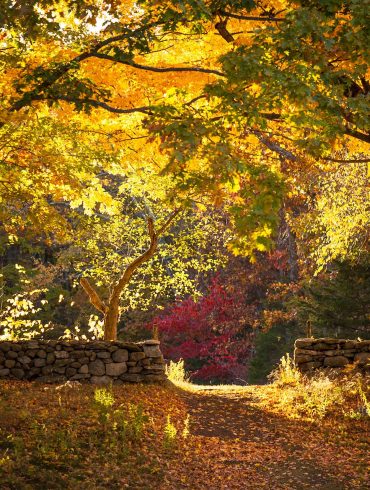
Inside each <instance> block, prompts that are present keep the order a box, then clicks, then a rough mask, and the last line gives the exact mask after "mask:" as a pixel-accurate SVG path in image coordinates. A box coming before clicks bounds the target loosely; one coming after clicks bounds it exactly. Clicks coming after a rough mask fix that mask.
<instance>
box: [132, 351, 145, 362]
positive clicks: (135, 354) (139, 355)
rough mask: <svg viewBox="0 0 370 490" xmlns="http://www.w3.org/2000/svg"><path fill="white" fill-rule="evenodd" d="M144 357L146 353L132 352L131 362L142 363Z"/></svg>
mask: <svg viewBox="0 0 370 490" xmlns="http://www.w3.org/2000/svg"><path fill="white" fill-rule="evenodd" d="M144 357H145V354H144V352H130V361H141V359H144Z"/></svg>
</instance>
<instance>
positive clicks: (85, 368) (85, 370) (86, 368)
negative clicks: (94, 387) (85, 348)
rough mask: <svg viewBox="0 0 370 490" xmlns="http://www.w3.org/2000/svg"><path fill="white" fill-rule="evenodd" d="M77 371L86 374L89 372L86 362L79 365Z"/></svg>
mask: <svg viewBox="0 0 370 490" xmlns="http://www.w3.org/2000/svg"><path fill="white" fill-rule="evenodd" d="M78 372H79V373H80V374H87V373H88V372H89V366H88V365H87V364H84V365H83V366H81V367H80V369H79V370H78Z"/></svg>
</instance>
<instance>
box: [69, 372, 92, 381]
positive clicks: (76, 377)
mask: <svg viewBox="0 0 370 490" xmlns="http://www.w3.org/2000/svg"><path fill="white" fill-rule="evenodd" d="M89 378H90V374H75V375H74V376H72V378H71V381H77V380H80V379H89Z"/></svg>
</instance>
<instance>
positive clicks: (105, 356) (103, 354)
mask: <svg viewBox="0 0 370 490" xmlns="http://www.w3.org/2000/svg"><path fill="white" fill-rule="evenodd" d="M96 355H97V357H98V358H99V359H109V358H110V353H109V352H107V351H100V352H98V353H97V354H96Z"/></svg>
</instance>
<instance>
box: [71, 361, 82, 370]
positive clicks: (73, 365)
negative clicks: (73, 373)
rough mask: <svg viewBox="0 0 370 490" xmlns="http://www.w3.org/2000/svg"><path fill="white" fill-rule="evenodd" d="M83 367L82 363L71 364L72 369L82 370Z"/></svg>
mask: <svg viewBox="0 0 370 490" xmlns="http://www.w3.org/2000/svg"><path fill="white" fill-rule="evenodd" d="M81 366H82V364H81V363H80V362H71V367H73V368H75V369H80V367H81Z"/></svg>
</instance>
